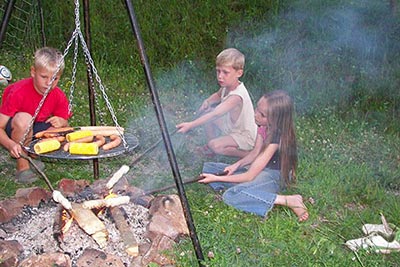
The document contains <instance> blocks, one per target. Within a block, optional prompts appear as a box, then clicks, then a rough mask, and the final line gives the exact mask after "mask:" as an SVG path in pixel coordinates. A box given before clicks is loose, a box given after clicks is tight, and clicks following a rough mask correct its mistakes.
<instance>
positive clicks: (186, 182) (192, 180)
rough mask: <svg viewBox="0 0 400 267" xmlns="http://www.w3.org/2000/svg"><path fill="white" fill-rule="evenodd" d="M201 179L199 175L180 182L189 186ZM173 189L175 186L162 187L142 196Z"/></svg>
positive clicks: (221, 173)
mask: <svg viewBox="0 0 400 267" xmlns="http://www.w3.org/2000/svg"><path fill="white" fill-rule="evenodd" d="M227 173H228V172H220V173H216V174H215V175H216V176H223V175H226V174H227ZM201 179H203V176H201V175H199V176H197V177H196V178H194V179H189V180H186V181H182V184H191V183H195V182H197V181H199V180H201ZM175 187H176V184H171V185H168V186H164V187H161V188H158V189H153V190H149V191H145V192H144V195H151V194H155V193H160V192H162V191H165V190H168V189H171V188H175Z"/></svg>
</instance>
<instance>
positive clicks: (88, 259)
mask: <svg viewBox="0 0 400 267" xmlns="http://www.w3.org/2000/svg"><path fill="white" fill-rule="evenodd" d="M94 266H112V267H125V265H124V263H123V262H122V260H121V259H120V258H119V257H117V256H115V255H112V254H108V253H105V252H103V251H100V250H97V249H93V248H87V249H85V251H84V252H83V254H82V255H81V256H80V257H79V259H78V261H77V263H76V267H94Z"/></svg>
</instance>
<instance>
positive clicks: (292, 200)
mask: <svg viewBox="0 0 400 267" xmlns="http://www.w3.org/2000/svg"><path fill="white" fill-rule="evenodd" d="M274 204H276V205H281V206H285V207H288V208H290V209H291V210H292V211H293V212H294V213H295V214H296V216H297V218H298V219H299V222H304V221H306V220H307V219H308V215H309V214H308V211H307V208H306V206H305V205H304V202H303V197H302V196H301V195H288V196H285V195H277V197H276V199H275V203H274Z"/></svg>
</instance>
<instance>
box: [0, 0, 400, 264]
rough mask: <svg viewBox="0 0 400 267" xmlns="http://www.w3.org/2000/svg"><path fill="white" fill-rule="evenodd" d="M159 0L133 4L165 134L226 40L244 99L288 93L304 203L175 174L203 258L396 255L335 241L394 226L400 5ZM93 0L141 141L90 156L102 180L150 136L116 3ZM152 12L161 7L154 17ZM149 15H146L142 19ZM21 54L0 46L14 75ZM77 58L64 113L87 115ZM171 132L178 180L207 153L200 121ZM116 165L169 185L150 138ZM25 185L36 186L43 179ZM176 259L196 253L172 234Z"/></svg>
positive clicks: (99, 56) (107, 62) (51, 170)
mask: <svg viewBox="0 0 400 267" xmlns="http://www.w3.org/2000/svg"><path fill="white" fill-rule="evenodd" d="M65 2H69V1H65ZM172 2H175V1H172ZM172 2H171V3H168V1H161V2H157V4H155V3H154V2H153V1H138V3H135V7H138V9H137V11H138V14H139V16H138V17H139V22H140V25H141V26H142V31H143V37H144V43H145V45H146V48H148V50H147V51H148V55H149V59H150V63H151V66H152V70H153V72H152V73H153V75H154V81H155V84H156V87H157V89H158V92H159V97H160V101H161V104H162V108H163V113H164V116H165V119H166V123H167V125H168V128H169V129H170V130H169V132H170V133H171V132H172V131H173V130H174V127H175V125H176V123H178V122H181V121H185V120H190V119H192V118H194V117H195V116H196V112H195V111H196V108H197V107H198V106H199V104H200V103H201V101H202V99H204V98H205V97H207V96H208V95H209V94H210V93H211V92H213V91H215V90H216V89H217V88H216V83H215V74H214V66H213V64H214V58H213V57H214V56H215V55H216V54H217V53H218V52H219V50H221V49H223V48H224V47H230V46H234V47H237V48H238V49H240V50H241V51H243V52H244V54H245V55H246V71H245V75H244V77H243V79H242V80H243V82H244V83H245V84H246V86H247V87H248V88H249V90H250V91H251V94H252V97H253V101H254V103H256V101H257V99H258V98H259V97H260V96H261V95H262V94H263V93H264V92H265V91H270V90H273V89H285V90H287V91H289V92H290V94H291V95H293V97H294V99H295V105H296V111H297V116H296V132H297V138H298V146H299V171H298V182H297V184H295V185H294V186H293V187H291V188H290V189H289V190H288V191H287V192H285V193H296V194H301V195H302V196H303V197H304V199H305V201H306V206H307V208H308V210H309V212H310V218H309V220H308V221H306V222H304V223H298V222H297V220H296V217H295V215H294V214H293V213H292V212H291V211H290V210H288V209H285V208H274V209H273V210H272V211H271V212H270V213H269V214H268V218H261V217H257V216H255V215H252V214H245V213H242V212H239V211H237V210H234V209H233V208H230V207H228V206H227V205H225V204H224V203H223V202H222V201H221V200H220V196H219V195H218V194H215V193H214V192H212V191H211V190H210V189H209V188H208V187H207V186H205V185H200V184H191V185H187V186H186V187H185V192H186V195H187V197H188V200H189V203H190V210H191V213H192V215H193V219H194V223H195V226H196V233H197V235H198V237H199V240H200V244H201V247H202V250H203V254H204V257H205V262H204V265H205V266H221V267H225V266H400V264H399V262H400V254H399V253H392V254H389V255H383V254H376V253H373V252H368V251H359V252H357V253H355V252H352V251H350V250H349V249H348V248H346V247H345V246H344V243H345V241H346V240H349V239H354V238H359V237H362V236H363V233H362V231H361V227H362V225H363V224H364V223H380V222H381V221H380V216H381V214H383V215H384V216H385V217H386V219H387V220H388V221H389V222H391V223H394V224H397V225H400V205H399V203H400V201H399V200H400V179H399V178H400V173H399V170H400V168H399V165H400V140H399V139H400V135H399V129H400V120H399V117H400V116H399V104H398V103H399V99H400V93H399V92H400V91H399V84H400V82H399V81H400V61H399V58H400V57H399V55H400V45H399V44H400V42H399V36H400V34H399V29H400V27H399V25H400V22H399V14H398V13H394V14H393V13H391V12H392V11H391V10H390V9H389V6H388V5H383V4H382V3H377V2H375V1H360V2H357V3H355V2H351V3H348V1H339V0H338V1H330V2H329V3H325V2H324V3H322V2H320V1H270V6H269V7H267V5H266V4H263V3H262V1H254V2H252V3H247V1H236V2H235V3H234V4H233V3H232V2H230V1H217V2H218V3H217V4H215V5H214V6H212V5H211V2H210V1H204V2H202V4H199V5H197V6H195V7H193V6H191V3H189V2H186V1H182V3H180V6H179V8H177V7H176V5H173V3H172ZM68 4H71V3H68ZM139 4H140V5H139ZM93 5H94V7H93V8H97V9H100V10H102V12H99V13H102V14H105V15H104V17H106V19H107V21H108V22H109V23H108V24H107V23H104V21H103V20H102V19H104V18H102V17H101V16H100V17H95V16H94V18H93V20H94V25H93V27H94V28H93V34H94V35H93V36H94V40H93V42H94V44H93V45H94V49H93V50H94V59H95V63H96V66H97V68H98V71H99V75H100V76H101V77H102V80H103V81H104V84H105V86H106V88H107V94H108V97H109V99H110V102H111V103H112V104H113V108H114V110H115V113H116V114H117V118H118V122H119V124H121V125H122V126H123V127H125V128H127V129H128V130H129V131H130V132H132V133H133V134H134V135H136V136H137V137H138V139H139V142H140V146H139V147H138V148H137V149H136V150H135V151H134V153H133V154H129V155H124V156H120V157H117V158H110V159H101V160H100V178H101V179H106V178H108V177H110V175H111V174H112V173H113V172H115V171H116V170H118V169H119V167H120V166H121V165H122V164H128V165H130V163H131V162H132V160H133V159H134V158H135V157H136V156H137V155H140V154H141V153H142V152H143V151H145V150H146V149H147V148H148V147H150V146H151V145H152V144H154V143H155V142H156V141H157V140H159V138H160V137H161V134H160V131H159V125H158V122H157V119H156V116H155V112H154V108H153V106H152V102H151V96H150V94H149V92H148V88H147V85H146V83H145V79H144V74H143V71H142V69H141V66H140V61H139V58H138V55H137V53H135V52H133V50H135V49H136V47H135V43H134V41H133V37H132V35H131V34H130V30H129V24H128V23H127V22H121V19H123V18H125V17H123V16H124V14H122V12H114V13H113V14H115V15H112V14H111V13H110V14H109V13H106V11H105V10H104V9H105V8H106V7H105V6H102V7H99V6H97V5H96V4H95V3H93ZM116 6H117V7H120V8H121V6H118V5H116ZM226 6H228V7H229V8H226ZM261 7H262V8H261ZM97 9H95V10H97ZM66 10H67V11H65V12H64V11H61V9H60V10H58V9H54V10H51V15H52V16H54V17H55V18H57V19H59V21H64V20H65V17H71V14H69V13H68V12H69V11H68V9H66ZM162 10H167V11H168V12H164V13H163V14H164V16H155V15H154V13H155V12H156V11H157V12H161V11H162ZM218 12H219V13H218ZM213 14H223V15H221V16H213ZM45 15H49V14H47V13H46V14H45ZM154 17H155V21H156V22H154V21H152V20H151V19H150V18H154ZM221 17H224V18H225V20H222V19H221ZM235 18H236V19H235ZM238 18H241V19H238ZM118 19H119V20H118ZM114 20H115V21H114ZM55 21H58V20H55ZM124 21H125V20H124ZM69 23H70V22H69ZM185 23H186V24H185ZM191 23H193V24H191ZM55 24H56V23H55ZM65 24H66V25H69V24H68V22H66V23H65ZM115 25H119V27H114V28H113V26H115ZM185 25H187V26H186V27H185ZM204 25H205V26H204ZM213 25H214V26H213ZM174 27H175V28H174ZM110 28H111V29H110ZM205 28H206V29H205ZM99 29H103V30H104V31H105V32H107V33H109V35H108V36H107V34H105V33H102V31H101V30H99ZM174 29H175V30H174ZM48 31H50V32H51V33H52V35H51V37H50V40H49V42H50V44H52V45H53V44H54V45H55V44H58V45H55V46H57V47H60V46H59V44H60V43H62V42H57V38H61V37H62V38H63V39H62V40H64V42H65V39H67V38H68V36H69V35H68V31H67V30H65V29H64V28H62V27H61V25H58V26H57V25H55V26H54V27H51V28H50V29H48ZM191 33H192V35H191ZM116 36H118V37H116ZM107 37H108V38H107ZM111 37H112V38H111ZM95 41H97V42H95ZM60 49H63V46H62V45H61V47H60ZM30 59H31V53H30V51H28V49H27V50H23V52H21V51H20V50H13V49H9V48H8V49H3V51H2V54H1V55H0V62H1V64H3V65H6V66H7V67H9V68H10V69H11V70H12V72H13V75H14V80H17V79H20V78H22V77H26V76H27V75H29V73H28V69H29V64H30ZM71 64H72V63H71V59H70V58H67V69H66V71H65V74H64V75H63V77H62V79H61V81H60V86H61V87H62V88H65V90H66V92H67V93H68V88H69V87H70V84H71V70H70V69H69V68H68V66H71ZM79 67H80V68H79V71H78V75H77V82H76V84H75V87H76V88H75V92H74V108H75V115H74V117H73V119H72V120H71V125H86V124H88V121H89V118H88V98H87V83H86V72H85V67H84V64H83V60H82V58H80V59H79ZM0 91H2V90H0ZM98 111H99V113H98V114H99V120H100V119H101V120H103V122H104V124H113V123H114V122H113V120H112V118H111V116H110V114H109V112H108V110H107V107H106V105H105V103H104V100H102V99H100V100H99V109H98ZM171 142H172V144H173V148H174V153H175V155H176V159H177V162H178V166H179V170H180V173H181V176H182V179H191V178H194V177H195V176H197V175H198V174H199V173H200V172H201V168H202V164H203V163H204V162H205V161H208V160H210V159H206V158H203V157H200V156H198V155H196V154H195V153H194V152H193V151H194V150H195V147H196V146H198V145H201V144H204V142H205V138H204V132H203V129H201V128H198V129H195V130H194V131H192V132H190V133H188V134H186V135H182V134H174V135H172V136H171ZM0 159H1V160H0V198H1V199H4V198H7V197H10V196H12V195H13V194H14V193H15V191H16V189H17V188H19V187H20V185H18V184H16V183H14V182H13V180H12V178H13V176H14V162H13V160H12V159H11V158H10V157H9V156H8V154H7V152H6V151H5V150H4V149H1V150H0ZM213 160H218V161H223V162H231V161H233V159H230V158H223V157H219V158H216V159H213ZM44 161H45V163H46V174H47V175H48V177H49V178H50V180H51V182H52V183H53V184H54V185H56V184H57V181H58V180H59V179H61V178H71V179H88V180H92V179H93V170H92V164H91V162H90V161H66V160H57V161H54V160H48V159H44ZM128 176H129V178H130V179H131V182H132V184H134V185H136V186H138V187H141V188H143V189H151V188H158V187H160V186H163V185H166V184H170V183H173V181H174V179H173V177H172V173H171V170H170V168H169V161H168V157H167V154H166V152H165V150H164V147H163V145H162V143H161V145H159V146H158V147H157V148H156V149H155V150H154V151H153V152H151V153H149V154H147V155H146V157H143V158H142V159H141V160H140V161H139V162H138V163H136V164H134V165H132V166H131V170H130V172H129V174H128ZM35 185H37V186H42V187H44V188H46V184H45V183H44V182H43V181H38V182H37V183H35ZM169 192H175V191H174V190H171V191H169ZM176 257H177V266H188V267H189V266H196V265H198V263H197V259H196V256H195V253H194V250H193V246H192V243H191V240H190V239H184V240H182V241H181V242H180V243H179V245H178V246H177V248H176Z"/></svg>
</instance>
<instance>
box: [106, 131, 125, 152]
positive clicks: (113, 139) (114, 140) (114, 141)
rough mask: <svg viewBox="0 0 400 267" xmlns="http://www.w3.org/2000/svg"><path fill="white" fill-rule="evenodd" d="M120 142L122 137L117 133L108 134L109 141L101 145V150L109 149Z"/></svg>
mask: <svg viewBox="0 0 400 267" xmlns="http://www.w3.org/2000/svg"><path fill="white" fill-rule="evenodd" d="M121 142H122V139H121V137H120V136H119V135H116V134H113V135H110V142H108V143H107V144H105V145H104V146H103V150H110V149H112V148H115V147H117V146H119V145H120V144H121Z"/></svg>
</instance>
